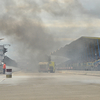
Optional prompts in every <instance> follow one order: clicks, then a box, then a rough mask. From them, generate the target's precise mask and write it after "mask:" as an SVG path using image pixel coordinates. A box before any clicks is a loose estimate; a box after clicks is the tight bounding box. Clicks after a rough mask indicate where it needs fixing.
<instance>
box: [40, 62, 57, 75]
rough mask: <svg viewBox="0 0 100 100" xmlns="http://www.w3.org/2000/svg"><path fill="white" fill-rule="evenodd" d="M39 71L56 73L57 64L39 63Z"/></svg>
mask: <svg viewBox="0 0 100 100" xmlns="http://www.w3.org/2000/svg"><path fill="white" fill-rule="evenodd" d="M38 71H39V72H50V73H55V62H54V61H50V62H39V66H38Z"/></svg>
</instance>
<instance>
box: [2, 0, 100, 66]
mask: <svg viewBox="0 0 100 100" xmlns="http://www.w3.org/2000/svg"><path fill="white" fill-rule="evenodd" d="M0 6H1V10H0V11H1V12H0V33H1V34H3V35H5V36H7V37H8V38H9V41H11V42H14V43H15V44H16V47H17V48H15V53H16V54H17V55H18V58H17V59H21V61H22V60H23V61H24V62H28V63H32V62H33V63H36V64H37V63H38V62H39V61H41V59H42V60H43V58H44V55H46V54H50V52H51V51H53V50H55V49H57V48H58V47H60V43H58V42H56V41H55V40H54V38H55V36H56V37H57V38H62V37H64V38H76V37H77V38H78V37H80V36H81V35H87V33H88V35H90V34H91V32H92V34H93V32H97V31H99V29H98V30H97V31H96V29H97V28H93V26H92V25H93V24H94V21H93V19H92V18H91V17H90V16H91V15H89V14H88V11H87V10H86V9H84V8H83V6H82V5H81V4H80V2H79V0H3V1H1V5H0ZM41 16H42V17H41ZM81 26H82V27H81ZM90 26H91V27H90ZM33 63H32V64H33Z"/></svg>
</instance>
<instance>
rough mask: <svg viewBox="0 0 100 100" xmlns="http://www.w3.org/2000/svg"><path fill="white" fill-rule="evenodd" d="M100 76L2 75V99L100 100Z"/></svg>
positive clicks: (0, 85)
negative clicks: (8, 76)
mask: <svg viewBox="0 0 100 100" xmlns="http://www.w3.org/2000/svg"><path fill="white" fill-rule="evenodd" d="M99 98H100V77H97V76H93V75H92V76H87V75H75V74H72V73H71V74H69V73H67V74H66V73H23V72H15V73H13V78H11V79H9V78H5V75H0V100H99Z"/></svg>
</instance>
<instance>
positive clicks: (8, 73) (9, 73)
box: [6, 69, 12, 78]
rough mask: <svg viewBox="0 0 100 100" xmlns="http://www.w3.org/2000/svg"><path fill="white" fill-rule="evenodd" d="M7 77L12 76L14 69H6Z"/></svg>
mask: <svg viewBox="0 0 100 100" xmlns="http://www.w3.org/2000/svg"><path fill="white" fill-rule="evenodd" d="M6 78H12V69H6Z"/></svg>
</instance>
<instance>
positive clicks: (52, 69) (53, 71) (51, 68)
mask: <svg viewBox="0 0 100 100" xmlns="http://www.w3.org/2000/svg"><path fill="white" fill-rule="evenodd" d="M49 71H50V73H55V62H54V61H50V63H49Z"/></svg>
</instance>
